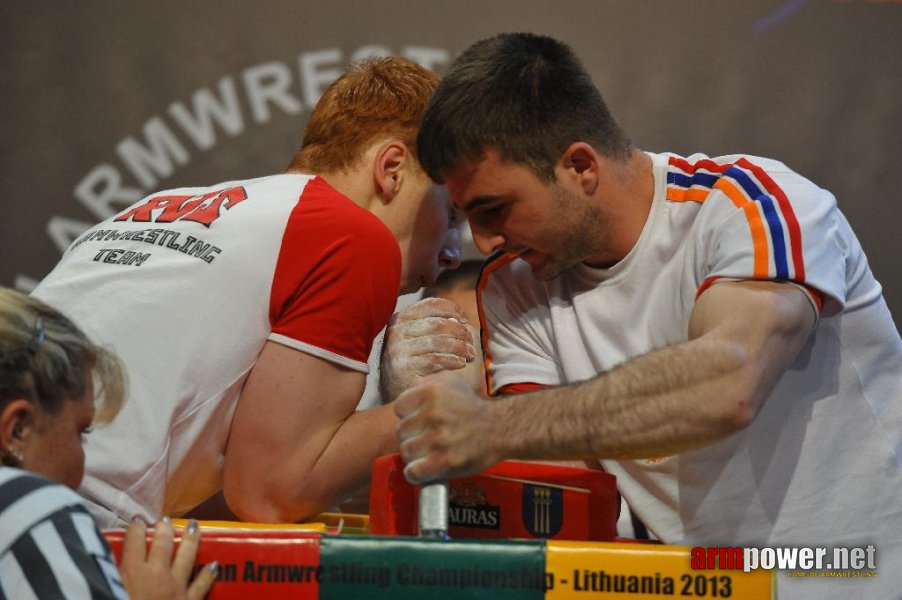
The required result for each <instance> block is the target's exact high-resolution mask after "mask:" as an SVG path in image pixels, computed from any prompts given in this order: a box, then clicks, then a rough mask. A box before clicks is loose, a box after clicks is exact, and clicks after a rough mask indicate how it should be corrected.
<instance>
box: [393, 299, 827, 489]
mask: <svg viewBox="0 0 902 600" xmlns="http://www.w3.org/2000/svg"><path fill="white" fill-rule="evenodd" d="M813 323H814V311H813V308H812V306H811V304H810V302H809V301H808V299H807V298H806V296H805V294H804V293H803V292H802V291H801V290H799V289H798V288H796V287H795V286H792V285H789V284H779V283H773V282H722V283H718V284H716V285H714V286H712V287H711V288H709V289H708V290H707V291H706V292H705V293H704V294H702V296H701V297H699V299H698V300H697V302H696V305H695V308H694V310H693V313H692V316H691V320H690V323H689V341H687V342H685V343H682V344H677V345H674V346H670V347H667V348H663V349H660V350H656V351H653V352H650V353H648V354H646V355H643V356H640V357H638V358H636V359H634V360H631V361H629V362H626V363H624V364H623V365H621V366H619V367H617V368H615V369H613V370H611V371H609V372H607V373H604V374H602V375H600V376H598V377H596V378H594V379H591V380H589V381H586V382H583V383H580V384H576V385H571V386H566V387H562V388H554V389H549V390H543V391H538V392H534V393H529V394H521V395H518V396H512V397H506V398H503V399H500V400H497V401H483V400H480V399H478V398H476V397H475V396H473V395H472V394H467V393H465V391H464V386H462V385H459V384H458V382H456V381H454V380H453V375H450V374H449V375H444V374H443V375H441V376H436V378H435V379H432V380H431V381H430V382H429V383H427V384H425V385H421V386H419V387H417V388H414V389H412V390H410V391H409V392H407V393H406V394H403V395H402V396H401V398H399V399H398V401H397V403H396V412H398V414H399V416H400V417H401V418H402V421H401V423H400V425H399V434H400V436H401V440H402V444H401V452H402V455H403V456H404V457H405V459H406V460H407V461H408V462H409V463H410V464H409V465H408V470H407V473H408V477H409V478H410V479H411V480H414V481H427V480H430V479H434V478H436V477H446V476H451V475H461V474H466V473H473V472H478V471H480V470H482V469H484V468H486V467H488V466H490V465H491V464H494V463H495V462H497V461H499V460H503V459H506V458H521V459H536V458H542V459H579V458H643V457H649V456H661V455H669V454H674V453H677V452H682V451H685V450H690V449H693V448H698V447H701V446H704V445H707V444H710V443H712V442H714V441H717V440H719V439H721V438H723V437H725V436H727V435H729V434H731V433H734V432H736V431H739V430H741V429H743V428H744V427H746V426H748V425H749V424H750V423H751V422H752V420H753V419H754V418H755V415H757V413H758V410H759V409H760V408H761V406H762V404H763V402H764V401H765V400H766V398H767V397H768V395H769V394H770V392H771V390H772V389H773V387H774V385H775V384H776V382H777V380H778V379H779V377H780V376H781V375H782V374H783V372H784V371H785V370H786V368H787V367H788V366H789V365H790V364H791V362H792V360H793V359H794V358H795V356H796V354H797V353H798V351H799V349H800V348H801V347H802V345H803V344H804V342H805V340H806V339H807V338H808V335H809V334H810V332H811V330H812V325H813ZM439 377H441V380H439Z"/></svg>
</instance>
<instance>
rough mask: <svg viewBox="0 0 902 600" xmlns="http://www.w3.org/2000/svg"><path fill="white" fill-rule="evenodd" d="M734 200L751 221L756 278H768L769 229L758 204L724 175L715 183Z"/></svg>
mask: <svg viewBox="0 0 902 600" xmlns="http://www.w3.org/2000/svg"><path fill="white" fill-rule="evenodd" d="M714 187H716V188H717V189H719V190H721V191H722V192H723V193H725V194H726V195H727V197H728V198H729V199H730V200H732V201H733V204H735V205H736V207H737V208H741V209H742V210H743V211H745V217H746V219H747V220H748V222H749V229H750V230H751V234H752V244H753V247H754V253H755V266H754V277H755V279H768V277H769V275H770V253H769V252H768V249H769V248H770V243H769V242H768V241H767V231H766V230H765V227H764V222H763V221H762V219H761V213H760V212H758V205H757V204H756V203H755V202H752V201H751V200H749V199H748V198H747V197H746V196H745V195H744V194H743V193H742V191H741V190H740V189H739V188H737V187H736V186H735V185H734V184H733V183H732V182H731V181H730V180H729V179H727V178H725V177H722V178H720V179H719V180H718V181H717V183H716V184H715V185H714Z"/></svg>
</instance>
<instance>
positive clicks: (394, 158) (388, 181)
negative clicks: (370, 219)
mask: <svg viewBox="0 0 902 600" xmlns="http://www.w3.org/2000/svg"><path fill="white" fill-rule="evenodd" d="M409 160H410V151H409V150H408V149H407V146H406V145H405V144H404V143H403V142H400V141H398V140H391V141H388V142H385V143H384V144H382V145H381V146H379V149H378V150H377V151H376V160H375V162H374V164H373V179H374V183H375V185H376V190H377V192H378V194H379V197H380V198H381V199H382V202H383V203H384V204H388V203H389V202H391V201H392V199H393V198H394V197H395V196H396V195H397V194H398V191H399V190H400V189H401V182H402V180H403V176H404V169H405V167H406V165H407V162H408V161H409Z"/></svg>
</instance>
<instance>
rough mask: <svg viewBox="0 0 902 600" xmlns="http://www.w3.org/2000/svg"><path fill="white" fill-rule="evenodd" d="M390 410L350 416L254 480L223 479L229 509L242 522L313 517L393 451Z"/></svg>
mask: <svg viewBox="0 0 902 600" xmlns="http://www.w3.org/2000/svg"><path fill="white" fill-rule="evenodd" d="M396 426H397V417H395V415H394V414H393V413H392V411H391V409H390V407H380V408H377V409H373V410H366V411H359V412H355V413H353V414H351V415H350V416H349V417H348V418H347V419H345V420H344V421H341V422H340V423H339V424H337V425H336V426H335V427H334V428H332V429H330V430H328V431H321V432H317V434H316V435H313V436H310V437H308V438H307V439H305V440H300V441H299V442H298V443H297V444H296V445H294V446H293V447H292V448H291V449H290V450H289V451H287V452H283V454H282V456H281V457H280V458H279V460H278V463H277V464H274V465H273V466H272V467H270V468H268V469H267V468H263V469H258V470H257V471H256V472H255V473H253V474H252V475H251V476H252V477H253V481H250V480H247V479H245V480H243V481H236V480H232V481H229V479H228V478H227V479H226V499H227V502H228V505H229V507H230V508H231V509H232V510H233V511H234V512H235V513H236V514H237V515H238V516H240V517H241V518H242V519H243V520H248V521H259V522H269V523H281V522H297V521H301V520H304V519H308V518H310V517H313V516H315V515H317V514H319V513H320V512H322V511H323V510H325V509H327V508H329V507H330V506H332V505H334V503H335V502H336V501H338V500H340V499H342V498H343V497H345V496H347V495H350V494H351V493H353V492H354V491H355V490H358V489H359V488H360V487H361V486H363V485H365V484H366V483H367V482H368V481H369V475H370V469H371V467H372V462H373V460H374V459H375V458H376V457H378V456H381V455H383V454H390V453H392V452H397V450H398V441H397V436H396V435H395V429H396Z"/></svg>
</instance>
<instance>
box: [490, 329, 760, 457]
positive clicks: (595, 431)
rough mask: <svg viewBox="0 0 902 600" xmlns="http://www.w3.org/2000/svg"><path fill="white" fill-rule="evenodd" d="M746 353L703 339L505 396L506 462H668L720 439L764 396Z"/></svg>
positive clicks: (501, 411)
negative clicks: (577, 379) (585, 377)
mask: <svg viewBox="0 0 902 600" xmlns="http://www.w3.org/2000/svg"><path fill="white" fill-rule="evenodd" d="M753 371H754V367H753V366H751V365H750V364H749V360H748V356H747V353H746V351H745V349H744V348H743V347H742V346H741V345H739V344H735V343H730V342H726V341H720V340H707V339H698V340H693V341H691V342H686V343H684V344H679V345H675V346H671V347H668V348H664V349H661V350H657V351H654V352H651V353H649V354H646V355H644V356H641V357H638V358H636V359H634V360H632V361H630V362H628V363H625V364H623V365H621V366H620V367H617V368H615V369H613V370H611V371H609V372H607V373H605V374H603V375H601V376H599V377H596V378H594V379H591V380H589V381H586V382H583V383H580V384H576V385H571V386H566V387H562V388H554V389H548V390H542V391H538V392H533V393H529V394H522V395H518V396H511V397H506V398H503V399H501V400H498V401H497V403H498V404H497V407H496V409H495V413H496V415H497V417H496V419H497V422H498V425H499V427H501V429H500V430H499V431H502V432H503V433H502V434H500V435H498V436H497V441H498V443H499V444H501V445H502V446H503V447H502V449H501V451H500V453H501V454H502V455H504V456H506V457H509V458H523V459H533V458H544V459H580V458H583V459H585V458H646V457H651V456H666V455H670V454H674V453H677V452H682V451H685V450H690V449H693V448H698V447H701V446H704V445H706V444H709V443H712V442H714V441H716V440H719V439H721V438H723V437H725V436H727V435H729V434H730V433H733V432H735V431H738V430H739V429H741V428H743V427H745V426H746V425H747V424H748V423H749V422H750V421H751V419H752V418H753V417H754V409H755V406H757V404H758V401H759V398H756V397H755V394H756V393H760V390H759V389H758V386H756V385H755V373H754V372H753Z"/></svg>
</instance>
